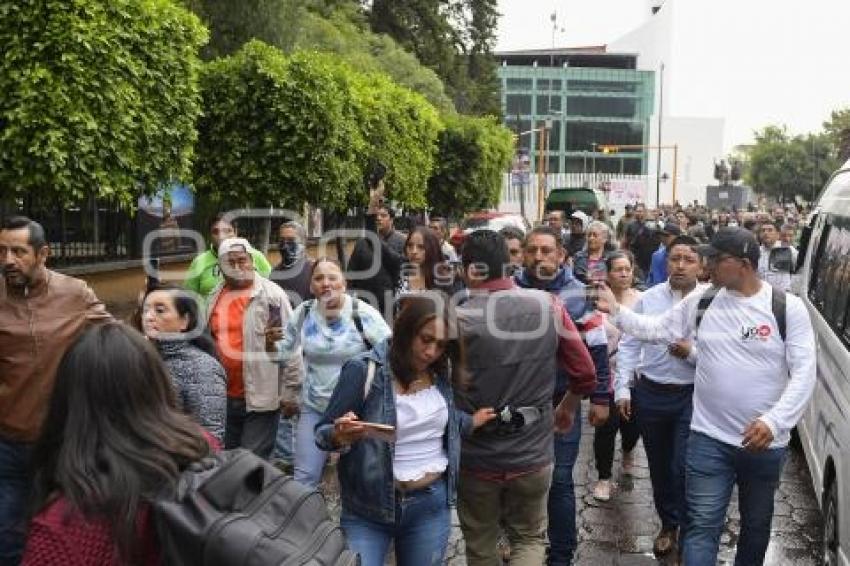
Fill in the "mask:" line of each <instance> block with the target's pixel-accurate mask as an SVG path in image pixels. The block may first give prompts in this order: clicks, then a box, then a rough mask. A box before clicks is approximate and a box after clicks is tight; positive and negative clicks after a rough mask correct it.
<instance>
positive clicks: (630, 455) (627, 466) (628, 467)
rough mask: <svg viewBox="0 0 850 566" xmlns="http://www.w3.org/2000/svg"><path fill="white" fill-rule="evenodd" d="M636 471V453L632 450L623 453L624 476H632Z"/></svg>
mask: <svg viewBox="0 0 850 566" xmlns="http://www.w3.org/2000/svg"><path fill="white" fill-rule="evenodd" d="M634 470H635V452H634V450H630V451H628V452H623V475H624V476H631V475H632V474H633V473H634Z"/></svg>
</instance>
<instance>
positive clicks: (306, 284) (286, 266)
mask: <svg viewBox="0 0 850 566" xmlns="http://www.w3.org/2000/svg"><path fill="white" fill-rule="evenodd" d="M306 240H307V238H306V233H305V230H304V227H303V226H302V225H300V224H298V223H297V222H293V221H288V222H284V223H283V224H281V225H280V227H279V228H278V249H279V250H280V263H279V264H278V265H277V266H276V267H275V268H274V271H272V274H271V279H272V281H274V282H275V283H277V284H278V285H280V288H281V289H283V290H284V291H286V296H287V297H289V304H290V305H291V306H292V308H293V309H295V308H296V307H298V305H300V304H301V303H302V302H304V301H306V300H309V299H312V298H313V294H312V293H311V292H310V275H311V274H312V272H313V263H314V262H313V260H312V259H310V258H309V257H308V256H307V247H306V244H307V241H306ZM297 425H298V415H297V414H293V415H291V416H287V414H286V413H284V414H281V416H280V424H278V426H277V438H275V445H274V452H273V458H274V460H275V461H277V462H280V463H281V464H283V466H284V467H286V468H288V469H293V467H294V465H295V427H296V426H297Z"/></svg>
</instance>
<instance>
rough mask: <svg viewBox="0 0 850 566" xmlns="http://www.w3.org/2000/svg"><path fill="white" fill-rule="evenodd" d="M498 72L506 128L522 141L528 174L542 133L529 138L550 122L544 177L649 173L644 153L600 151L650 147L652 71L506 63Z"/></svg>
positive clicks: (629, 150)
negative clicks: (616, 147) (528, 160)
mask: <svg viewBox="0 0 850 566" xmlns="http://www.w3.org/2000/svg"><path fill="white" fill-rule="evenodd" d="M498 73H499V79H500V81H501V86H502V93H501V94H502V110H503V115H504V119H505V125H507V126H508V127H509V128H510V129H511V130H512V131H513V132H514V133H516V134H517V135H519V140H518V142H517V146H518V148H523V149H525V150H527V151H528V152H529V155H530V156H531V164H532V170H533V171H534V170H535V169H536V168H537V162H538V149H539V147H538V146H539V133H538V132H531V133H529V132H530V131H531V130H532V129H533V128H540V127H541V126H543V125H544V124H545V123H549V124H550V125H551V127H550V128H548V129H547V130H546V136H547V138H548V144H547V150H548V151H546V152H545V155H544V156H545V158H546V163H547V165H548V171H547V172H548V173H591V172H593V171H596V172H599V173H625V174H631V175H642V174H646V172H647V156H648V150H646V149H628V150H620V151H619V152H617V153H605V152H603V151H602V149H601V147H600V146H606V145H650V140H649V126H650V122H649V120H650V117H651V115H652V112H653V107H654V87H655V76H654V73H653V72H652V71H636V70H633V69H606V68H588V67H535V66H529V65H511V64H510V63H508V64H503V65H502V66H501V67H499V71H498ZM534 172H536V171H534Z"/></svg>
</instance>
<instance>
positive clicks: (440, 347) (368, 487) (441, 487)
mask: <svg viewBox="0 0 850 566" xmlns="http://www.w3.org/2000/svg"><path fill="white" fill-rule="evenodd" d="M450 313H451V311H450V310H449V308H448V301H447V299H446V298H445V295H443V294H442V293H435V292H424V293H421V294H417V295H413V296H410V297H408V298H406V299H405V301H404V304H403V306H402V309H401V312H400V313H399V315H398V318H397V319H396V321H395V325H394V327H393V338H392V340H386V341H384V342H383V343H381V344H378V345H377V346H376V347H375V348H374V349H373V350H372V351H371V352H369V353H368V354H367V355H365V356H359V357H357V358H355V359H353V360H351V361H349V362H348V363H346V364H345V365H344V366H343V368H342V374H341V375H340V378H339V382H338V384H337V386H336V389H335V390H334V393H333V396H332V397H331V400H330V403H329V404H328V408H327V411H325V415H324V417H323V418H322V420H321V421H320V422H319V424H318V425H317V426H316V443H317V444H318V445H319V446H320V447H321V448H323V449H324V450H328V451H331V450H340V451H342V455H341V457H340V461H339V466H338V473H339V483H340V490H341V498H342V517H341V519H340V524H341V526H342V528H343V530H344V531H345V534H346V538H347V539H348V543H349V545H350V547H351V549H352V550H354V551H355V552H358V553H359V554H360V559H361V561H362V562H361V564H362V566H383V564H384V559H385V557H386V554H387V551H388V549H389V545H390V543H391V542H394V545H395V556H396V562H397V564H398V565H399V566H420V565H421V566H430V565H438V564H442V560H443V555H444V553H445V550H446V546H447V543H448V538H449V532H450V530H451V518H450V507H451V506H453V505H454V504H455V501H456V487H457V479H458V469H459V465H460V438H461V434H463V435H469V434H472V432H473V430H474V429H476V428H478V427H479V426H481V425H483V424H485V423H487V422H488V421H490V420H492V419H493V418H495V416H496V415H495V413H494V411H493V409H492V408H482V409H479V410H478V411H477V412H476V413H475V414H474V415H468V414H466V413H464V412H462V411H460V410H458V409H456V408H455V405H454V397H453V388H454V387H459V386H461V381H462V374H463V349H462V345H461V341H460V337H459V335H458V330H457V326H456V323H455V320H454V317H453V316H452V315H451V314H450ZM388 433H394V439H392V440H390V439H389V438H388V437H389V436H390V435H391V434H388Z"/></svg>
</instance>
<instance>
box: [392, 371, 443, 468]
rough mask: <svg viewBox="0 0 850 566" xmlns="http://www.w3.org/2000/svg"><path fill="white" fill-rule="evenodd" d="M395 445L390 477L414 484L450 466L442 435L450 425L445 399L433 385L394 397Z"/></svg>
mask: <svg viewBox="0 0 850 566" xmlns="http://www.w3.org/2000/svg"><path fill="white" fill-rule="evenodd" d="M395 408H396V443H395V458H394V459H393V476H394V477H395V479H396V480H398V481H415V480H418V479H420V478H422V477H423V476H424V475H425V474H427V473H431V472H444V471H445V470H446V467H447V466H448V465H449V459H448V457H447V456H446V449H445V448H444V447H443V435H445V434H446V425H447V424H448V422H449V409H448V407H447V406H446V400H445V399H443V396H442V395H441V394H440V391H439V390H438V389H437V387H436V386H435V385H432V386H431V387H429V388H428V389H423V390H421V391H417V392H416V393H413V394H411V395H399V394H396V396H395Z"/></svg>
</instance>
